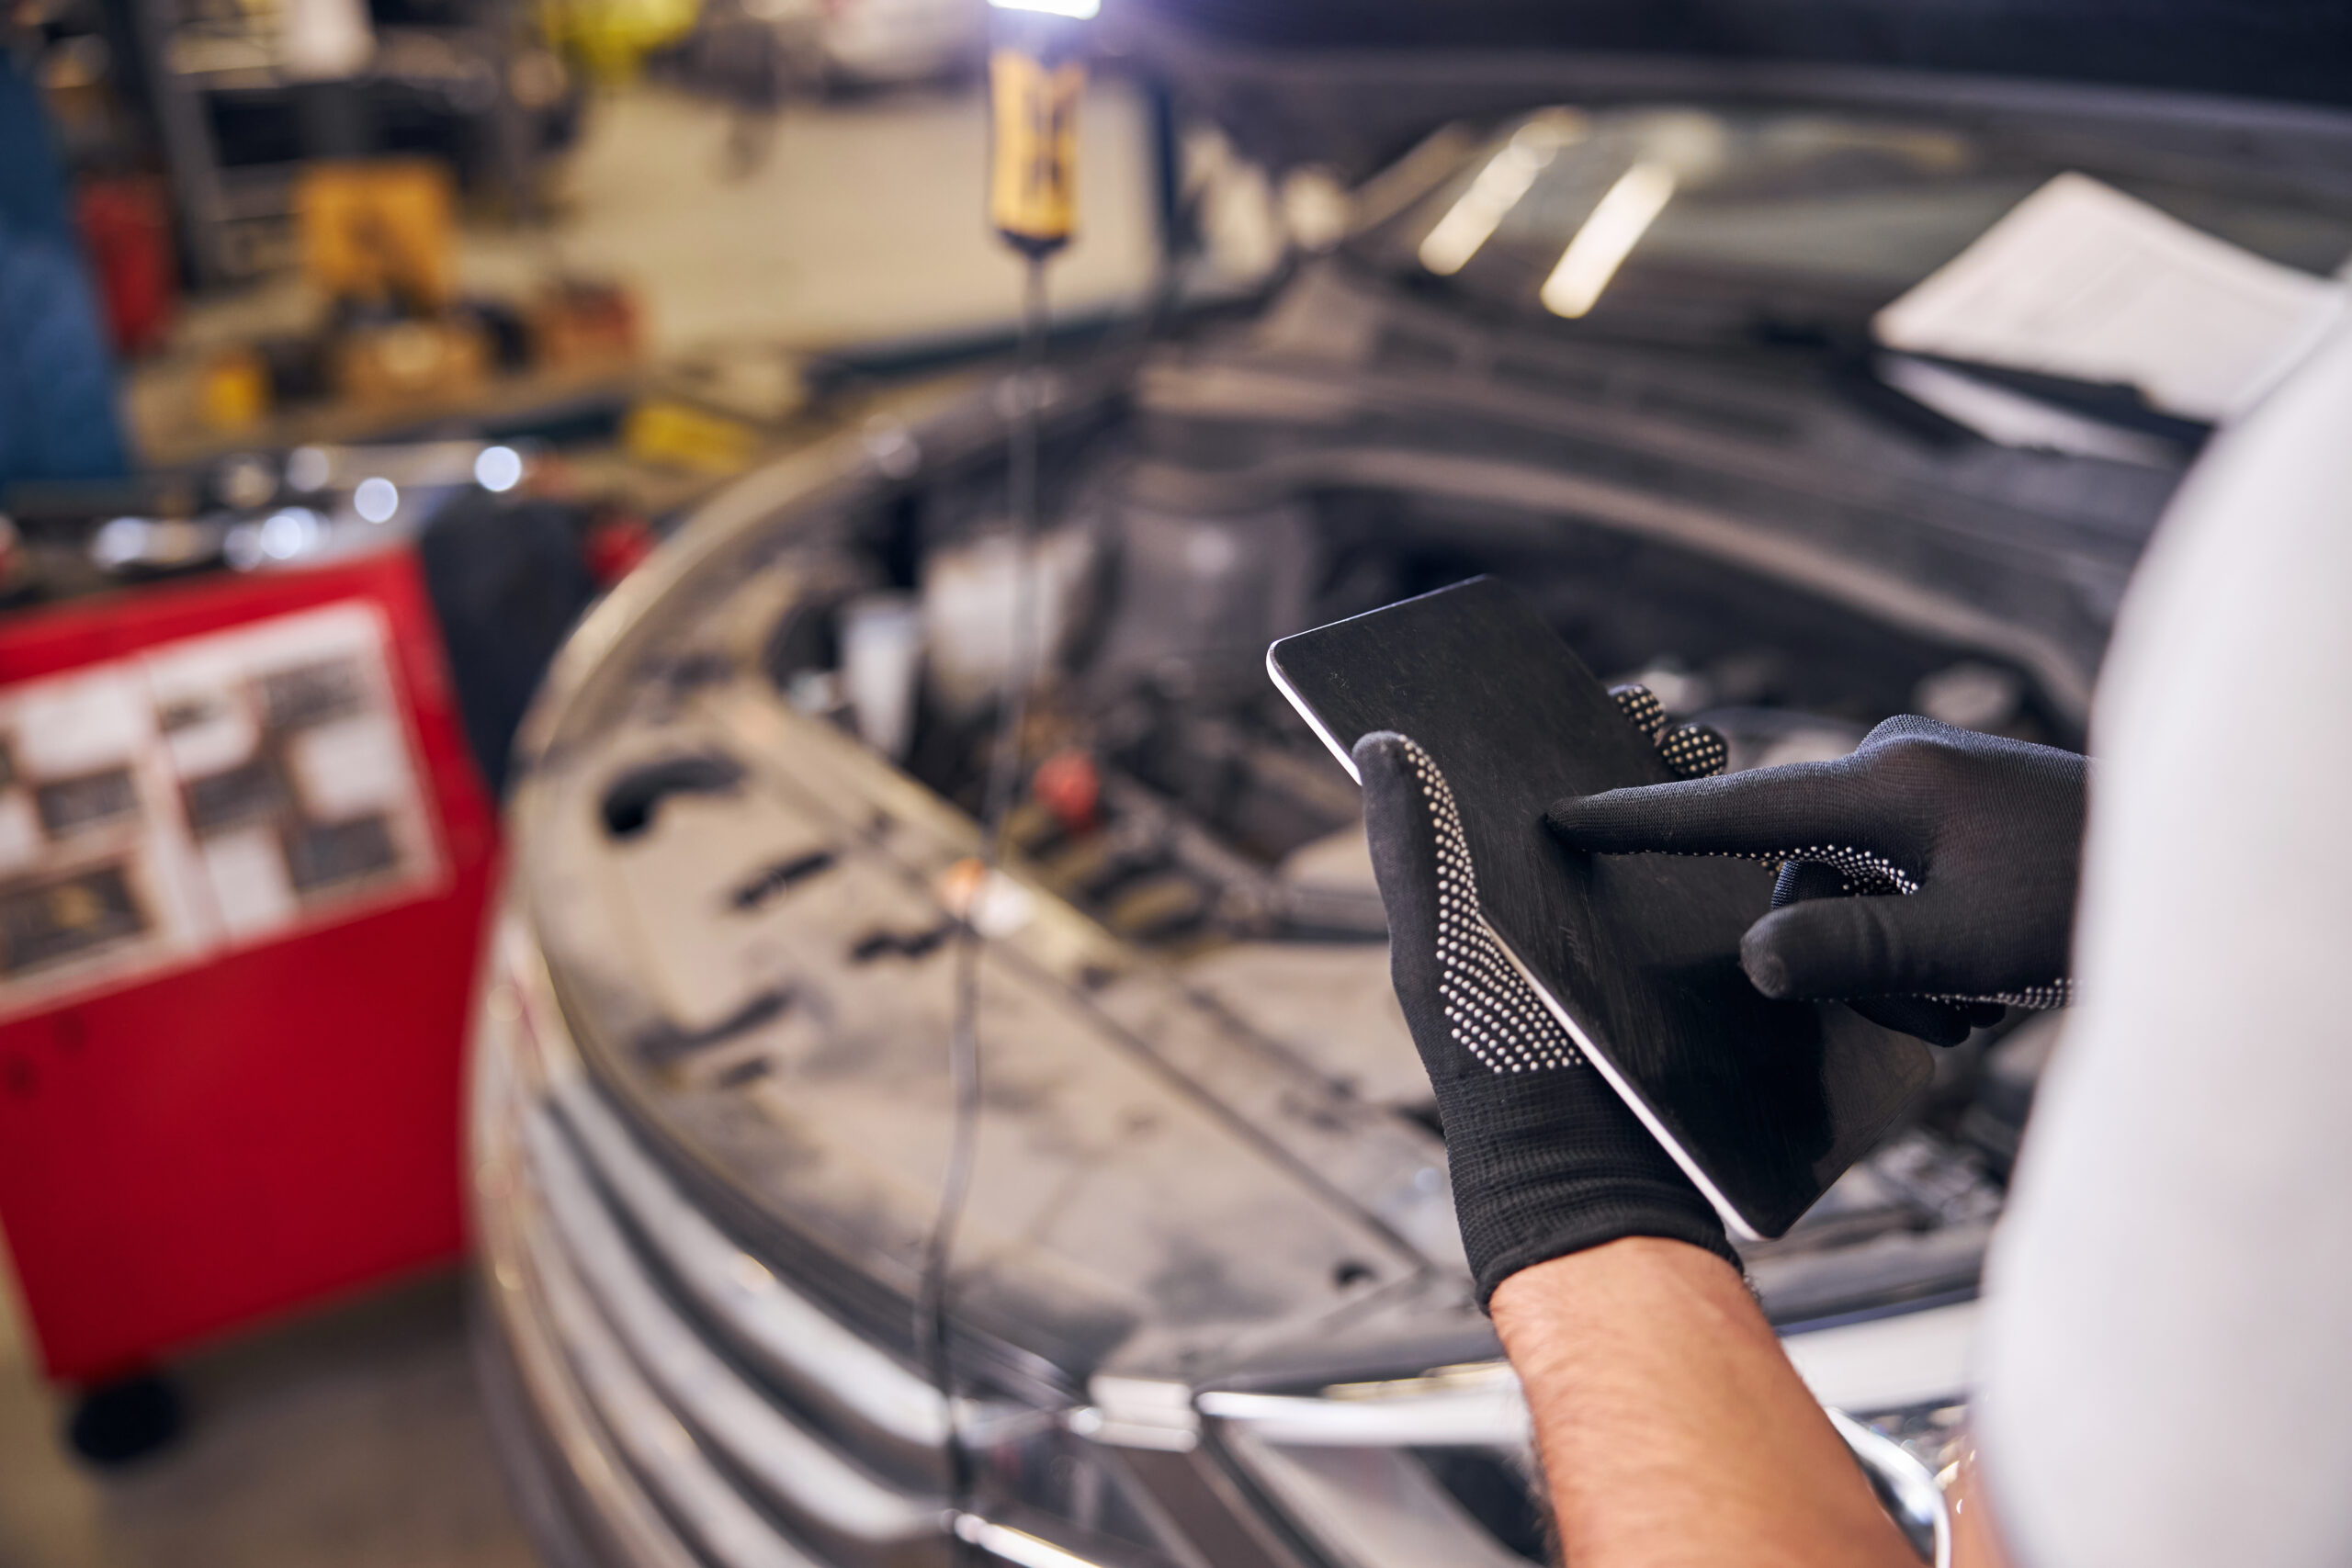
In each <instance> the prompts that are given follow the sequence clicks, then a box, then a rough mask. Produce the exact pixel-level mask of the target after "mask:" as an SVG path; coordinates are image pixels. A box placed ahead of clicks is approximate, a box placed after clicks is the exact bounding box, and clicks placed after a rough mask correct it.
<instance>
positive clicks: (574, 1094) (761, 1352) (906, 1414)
mask: <svg viewBox="0 0 2352 1568" xmlns="http://www.w3.org/2000/svg"><path fill="white" fill-rule="evenodd" d="M550 1098H551V1099H552V1100H554V1101H555V1102H556V1103H557V1105H558V1106H559V1107H560V1109H561V1111H562V1112H563V1117H564V1120H565V1122H567V1123H569V1124H570V1125H571V1128H572V1130H573V1131H574V1132H576V1133H577V1134H579V1136H580V1142H581V1146H582V1149H583V1151H584V1152H585V1153H586V1155H587V1156H588V1160H589V1163H591V1164H592V1165H593V1166H594V1168H595V1169H596V1173H597V1174H598V1175H599V1176H601V1177H602V1178H603V1179H604V1181H605V1186H607V1187H608V1188H610V1189H611V1190H612V1192H613V1194H614V1196H615V1197H616V1198H617V1199H618V1200H619V1201H620V1204H621V1206H622V1207H623V1208H624V1209H626V1210H627V1211H628V1216H629V1218H630V1219H631V1220H632V1221H634V1222H635V1224H636V1225H637V1228H638V1230H639V1232H640V1233H641V1234H642V1235H644V1236H645V1238H646V1240H647V1242H648V1244H649V1245H650V1246H651V1247H652V1248H653V1249H654V1251H655V1252H656V1253H658V1254H659V1255H660V1257H661V1259H662V1263H663V1264H664V1265H665V1266H666V1267H667V1268H668V1269H670V1271H671V1272H672V1273H673V1275H675V1276H676V1278H677V1280H678V1282H679V1284H680V1285H681V1286H683V1287H684V1290H685V1291H686V1292H687V1294H688V1295H690V1296H691V1297H692V1298H693V1299H694V1302H695V1305H697V1306H698V1307H700V1308H701V1309H702V1310H704V1311H705V1312H707V1313H709V1314H711V1316H712V1317H713V1318H714V1319H715V1320H717V1322H718V1324H719V1325H721V1326H722V1327H723V1328H725V1329H726V1330H727V1331H728V1332H729V1334H730V1335H731V1336H733V1337H735V1338H736V1339H737V1340H738V1341H739V1342H740V1344H741V1348H742V1349H743V1350H744V1351H745V1353H746V1354H748V1355H749V1356H751V1357H752V1359H753V1360H754V1361H756V1362H757V1363H758V1364H759V1366H760V1369H761V1370H762V1371H766V1372H769V1373H771V1374H773V1375H774V1376H775V1378H776V1379H777V1380H778V1381H779V1382H782V1383H784V1384H785V1385H786V1387H788V1388H789V1389H791V1390H792V1392H793V1393H796V1394H799V1395H802V1396H803V1397H805V1398H807V1399H809V1401H810V1402H812V1403H813V1404H818V1405H820V1406H828V1405H830V1406H837V1407H838V1408H840V1409H841V1410H842V1412H843V1413H844V1414H846V1415H847V1416H849V1417H850V1418H851V1419H853V1420H854V1421H857V1422H859V1423H862V1424H864V1425H865V1426H868V1427H873V1428H874V1429H875V1430H876V1431H877V1432H880V1433H883V1434H885V1435H887V1436H888V1437H889V1438H894V1439H896V1440H897V1441H899V1442H901V1443H905V1444H908V1445H910V1446H913V1447H916V1448H921V1449H924V1450H937V1449H939V1448H940V1447H942V1446H943V1445H944V1443H945V1442H946V1440H947V1431H948V1423H947V1414H946V1409H945V1407H944V1404H942V1402H941V1400H940V1397H939V1392H938V1391H937V1390H936V1389H934V1388H933V1387H932V1386H931V1384H930V1383H928V1382H924V1381H923V1380H922V1378H920V1377H918V1376H917V1375H915V1373H914V1372H913V1371H911V1370H910V1369H909V1368H907V1367H905V1366H903V1365H901V1364H900V1363H899V1362H898V1361H896V1360H894V1359H891V1357H890V1356H888V1354H887V1353H885V1352H884V1351H882V1350H879V1349H877V1348H875V1347H874V1346H873V1345H872V1344H870V1343H868V1342H867V1341H866V1340H865V1339H862V1338H860V1337H858V1336H857V1335H855V1334H854V1333H852V1332H851V1331H850V1330H849V1329H847V1328H844V1327H842V1325H841V1324H840V1323H839V1322H837V1321H835V1320H834V1319H833V1318H832V1317H831V1315H830V1314H826V1313H825V1312H823V1311H821V1310H820V1309H819V1308H818V1307H816V1306H814V1305H813V1304H811V1303H809V1302H808V1301H807V1300H805V1299H804V1298H802V1297H801V1296H799V1295H797V1294H796V1293H795V1292H792V1291H790V1290H788V1289H786V1287H785V1285H784V1284H783V1282H782V1281H780V1280H777V1279H776V1277H775V1275H774V1274H772V1273H770V1272H769V1271H768V1269H767V1268H766V1267H765V1266H764V1265H763V1264H762V1263H761V1262H760V1261H759V1260H758V1259H757V1258H753V1257H752V1256H751V1254H749V1253H747V1252H745V1251H744V1250H743V1249H742V1248H741V1247H737V1246H736V1245H735V1244H734V1242H733V1241H731V1240H730V1239H729V1237H728V1236H727V1235H726V1234H725V1233H724V1232H722V1231H721V1230H720V1229H719V1228H718V1226H717V1225H715V1224H712V1223H711V1222H710V1220H709V1218H708V1217H707V1215H706V1214H704V1213H703V1212H702V1211H701V1210H700V1209H699V1208H697V1207H695V1205H694V1204H693V1203H691V1202H689V1201H687V1200H686V1199H685V1198H684V1197H683V1196H682V1195H680V1193H679V1191H678V1190H677V1189H676V1188H675V1187H674V1186H673V1185H672V1184H671V1182H670V1179H669V1178H668V1177H666V1176H664V1175H663V1174H662V1172H661V1170H660V1168H658V1167H656V1166H655V1165H654V1164H653V1162H652V1160H651V1159H650V1158H649V1157H647V1156H646V1154H645V1153H644V1151H643V1150H641V1149H640V1148H639V1147H638V1145H637V1141H636V1140H635V1139H634V1138H632V1137H631V1136H630V1135H629V1134H628V1132H627V1131H626V1130H625V1129H624V1128H623V1127H622V1126H621V1124H620V1122H619V1120H618V1119H617V1118H616V1117H615V1116H614V1114H613V1113H612V1111H610V1110H608V1109H607V1108H606V1107H605V1102H604V1101H603V1100H601V1099H600V1098H599V1097H598V1096H597V1094H596V1091H595V1090H594V1089H593V1088H591V1087H590V1086H589V1085H588V1084H587V1083H586V1082H585V1081H583V1080H582V1079H580V1078H577V1077H575V1078H572V1079H571V1080H570V1081H568V1082H565V1083H561V1084H559V1085H557V1086H556V1087H555V1089H554V1090H553V1092H552V1094H551V1096H550Z"/></svg>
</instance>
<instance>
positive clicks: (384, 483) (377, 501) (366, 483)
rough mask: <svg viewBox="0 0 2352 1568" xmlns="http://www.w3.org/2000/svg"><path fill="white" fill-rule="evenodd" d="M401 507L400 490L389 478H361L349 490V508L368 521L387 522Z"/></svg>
mask: <svg viewBox="0 0 2352 1568" xmlns="http://www.w3.org/2000/svg"><path fill="white" fill-rule="evenodd" d="M400 509H401V492H400V491H397V490H395V489H394V488H393V487H392V481H391V480H390V479H361V480H360V481H359V488H358V489H357V490H355V491H352V492H351V510H353V511H354V512H356V513H359V515H360V516H362V517H364V518H366V519H367V520H368V522H370V523H389V522H390V521H391V519H392V513H395V512H398V511H399V510H400Z"/></svg>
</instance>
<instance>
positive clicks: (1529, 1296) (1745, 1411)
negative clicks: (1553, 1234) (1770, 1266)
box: [1493, 1236, 1917, 1568]
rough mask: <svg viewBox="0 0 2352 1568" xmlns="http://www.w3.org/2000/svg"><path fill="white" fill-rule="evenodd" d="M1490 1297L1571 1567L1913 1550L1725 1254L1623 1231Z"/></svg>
mask: <svg viewBox="0 0 2352 1568" xmlns="http://www.w3.org/2000/svg"><path fill="white" fill-rule="evenodd" d="M1493 1309H1494V1315H1495V1327H1496V1329H1497V1331H1498V1333H1499V1334H1500V1335H1501V1336H1502V1341H1503V1348H1504V1349H1505V1350H1506V1351H1507V1352H1508V1353H1509V1354H1510V1359H1511V1364H1512V1365H1513V1366H1514V1367H1516V1368H1517V1369H1518V1371H1519V1375H1520V1379H1521V1382H1522V1383H1524V1384H1525V1386H1526V1389H1527V1398H1528V1404H1529V1405H1530V1406H1531V1407H1532V1410H1533V1412H1534V1416H1535V1432H1536V1441H1537V1444H1538V1446H1539V1447H1540V1449H1541V1450H1542V1453H1543V1457H1544V1473H1545V1476H1546V1478H1547V1479H1548V1481H1549V1482H1550V1485H1551V1492H1552V1500H1553V1506H1554V1510H1555V1514H1556V1515H1557V1517H1558V1521H1559V1530H1560V1544H1561V1550H1562V1552H1563V1555H1564V1556H1565V1557H1566V1561H1568V1562H1572V1563H1575V1564H1576V1565H1577V1568H1613V1565H1615V1564H1619V1563H1639V1564H1641V1565H1642V1568H1671V1565H1676V1564H1683V1563H1691V1564H1700V1563H1705V1564H1717V1563H1723V1562H1741V1563H1745V1564H1777V1563H1787V1564H1791V1565H1796V1564H1803V1565H1804V1568H1847V1565H1853V1568H1863V1565H1868V1568H1882V1565H1883V1568H1898V1565H1899V1568H1910V1565H1912V1564H1914V1563H1915V1562H1917V1559H1915V1558H1914V1557H1913V1556H1912V1555H1911V1552H1910V1550H1909V1548H1908V1547H1907V1546H1905V1543H1904V1541H1903V1539H1902V1537H1901V1536H1900V1535H1899V1534H1898V1533H1897V1532H1896V1530H1895V1529H1894V1524H1893V1523H1892V1522H1891V1521H1890V1520H1889V1519H1888V1518H1887V1517H1886V1515H1885V1513H1884V1512H1883V1510H1882V1509H1881V1508H1880V1507H1879V1506H1878V1501H1877V1499H1876V1498H1875V1497H1874V1496H1872V1495H1871V1490H1870V1485H1869V1483H1867V1482H1866V1481H1864V1480H1863V1478H1862V1474H1861V1472H1860V1469H1859V1468H1858V1467H1857V1466H1856V1465H1855V1463H1854V1461H1853V1459H1852V1457H1851V1456H1850V1455H1849V1453H1848V1452H1847V1450H1846V1448H1845V1445H1844V1444H1843V1443H1841V1442H1840V1441H1839V1440H1838V1434H1837V1433H1836V1431H1835V1430H1833V1429H1832V1428H1831V1427H1830V1425H1829V1422H1828V1419H1827V1417H1826V1416H1824V1415H1823V1414H1822V1412H1821V1408H1820V1406H1819V1405H1818V1404H1815V1402H1814V1400H1813V1397H1812V1395H1811V1394H1809V1393H1807V1392H1806V1391H1805V1387H1804V1382H1802V1381H1801V1380H1800V1379H1799V1378H1798V1377H1797V1374H1796V1371H1795V1369H1794V1368H1792V1366H1790V1364H1789V1360H1788V1358H1787V1357H1786V1356H1785V1355H1783V1354H1782V1353H1781V1347H1780V1342H1779V1341H1778V1340H1777V1339H1775V1338H1774V1337H1773V1335H1772V1330H1771V1327H1770V1325H1768V1324H1766V1323H1765V1321H1764V1315H1763V1314H1762V1313H1760V1312H1758V1310H1757V1307H1756V1303H1755V1302H1754V1300H1753V1299H1752V1298H1750V1296H1749V1295H1748V1293H1747V1288H1746V1286H1745V1285H1743V1284H1742V1282H1741V1280H1740V1279H1739V1276H1738V1274H1737V1273H1736V1272H1735V1271H1734V1270H1733V1269H1731V1267H1730V1266H1729V1265H1727V1264H1725V1263H1724V1262H1723V1260H1722V1259H1720V1258H1714V1257H1712V1256H1710V1255H1709V1254H1707V1253H1705V1252H1702V1251H1701V1250H1700V1249H1699V1248H1697V1247H1688V1246H1685V1245H1683V1244H1682V1243H1679V1242H1671V1241H1658V1240H1653V1239H1651V1238H1648V1237H1642V1236H1635V1237H1629V1238H1628V1239H1626V1240H1623V1241H1618V1242H1612V1243H1611V1244H1610V1245H1609V1246H1606V1247H1594V1248H1592V1249H1591V1250H1589V1251H1587V1252H1580V1253H1576V1254H1573V1255H1571V1256H1569V1257H1566V1258H1555V1259H1554V1260H1553V1261H1551V1262H1549V1263H1544V1264H1539V1265H1538V1266H1536V1267H1535V1268H1532V1269H1523V1270H1521V1272H1520V1273H1517V1274H1514V1275H1512V1276H1511V1277H1510V1279H1508V1280H1504V1281H1503V1283H1502V1285H1501V1286H1500V1287H1499V1288H1498V1290H1497V1291H1496V1292H1495V1295H1494V1302H1493Z"/></svg>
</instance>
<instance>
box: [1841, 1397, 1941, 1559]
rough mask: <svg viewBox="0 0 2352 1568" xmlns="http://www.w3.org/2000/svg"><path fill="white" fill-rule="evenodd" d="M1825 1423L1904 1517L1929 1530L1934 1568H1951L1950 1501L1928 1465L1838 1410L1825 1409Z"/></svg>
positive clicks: (1892, 1439)
mask: <svg viewBox="0 0 2352 1568" xmlns="http://www.w3.org/2000/svg"><path fill="white" fill-rule="evenodd" d="M1829 1424H1830V1425H1831V1426H1833V1427H1837V1428H1838V1436H1839V1437H1841V1438H1845V1439H1846V1447H1847V1448H1848V1449H1849V1450H1852V1451H1853V1455H1854V1457H1855V1459H1857V1460H1859V1461H1861V1465H1862V1468H1863V1469H1865V1470H1867V1471H1869V1472H1871V1474H1872V1475H1874V1476H1876V1477H1877V1478H1878V1479H1879V1480H1880V1481H1881V1482H1883V1483H1884V1486H1885V1490H1886V1491H1887V1492H1888V1493H1889V1494H1891V1495H1893V1497H1894V1505H1895V1506H1896V1507H1898V1508H1900V1509H1901V1510H1902V1512H1903V1515H1904V1517H1906V1518H1908V1519H1909V1520H1910V1521H1911V1522H1912V1523H1913V1524H1914V1525H1916V1526H1917V1527H1920V1528H1922V1529H1927V1530H1928V1531H1929V1532H1930V1533H1931V1534H1932V1536H1933V1538H1934V1540H1935V1554H1934V1556H1933V1557H1932V1558H1931V1559H1930V1561H1931V1562H1933V1563H1934V1564H1935V1568H1951V1503H1950V1502H1949V1501H1948V1500H1947V1499H1946V1498H1945V1496H1944V1489H1943V1488H1942V1487H1941V1486H1939V1485H1938V1484H1936V1478H1935V1477H1934V1476H1933V1475H1931V1474H1929V1473H1928V1467H1927V1466H1926V1465H1924V1464H1921V1463H1920V1462H1919V1461H1917V1460H1916V1459H1913V1458H1912V1457H1911V1455H1910V1454H1909V1453H1908V1452H1906V1451H1905V1449H1904V1447H1903V1445H1902V1444H1900V1443H1898V1442H1896V1441H1895V1440H1894V1438H1889V1437H1887V1436H1885V1435H1884V1434H1883V1433H1879V1432H1873V1431H1871V1429H1870V1428H1869V1427H1865V1426H1863V1425H1862V1424H1861V1423H1860V1421H1857V1420H1855V1419H1854V1418H1853V1417H1852V1416H1849V1415H1847V1414H1846V1413H1845V1412H1844V1411H1842V1410H1832V1411H1830V1412H1829Z"/></svg>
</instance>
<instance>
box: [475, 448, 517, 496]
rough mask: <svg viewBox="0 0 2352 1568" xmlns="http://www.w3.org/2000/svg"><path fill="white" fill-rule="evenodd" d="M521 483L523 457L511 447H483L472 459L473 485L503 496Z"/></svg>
mask: <svg viewBox="0 0 2352 1568" xmlns="http://www.w3.org/2000/svg"><path fill="white" fill-rule="evenodd" d="M522 481H523V455H522V454H521V453H519V452H517V451H515V448H514V447H512V446H485V447H483V448H482V449H481V457H476V458H475V459H474V483H476V484H478V485H480V486H481V488H482V489H484V490H486V491H490V492H491V493H492V494H493V495H503V494H505V493H506V492H507V491H510V490H513V489H514V488H515V486H516V485H518V484H520V483H521V482H522Z"/></svg>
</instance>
